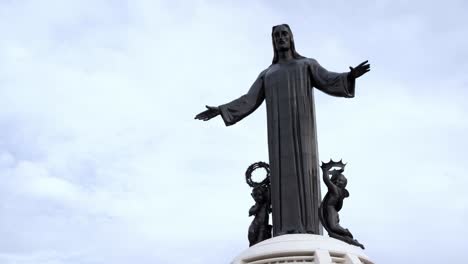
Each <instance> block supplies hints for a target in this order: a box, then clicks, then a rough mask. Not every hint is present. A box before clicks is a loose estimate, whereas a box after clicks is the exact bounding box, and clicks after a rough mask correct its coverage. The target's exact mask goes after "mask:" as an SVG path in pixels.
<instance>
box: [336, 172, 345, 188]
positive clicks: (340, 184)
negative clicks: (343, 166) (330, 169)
mask: <svg viewBox="0 0 468 264" xmlns="http://www.w3.org/2000/svg"><path fill="white" fill-rule="evenodd" d="M347 183H348V180H347V179H346V178H345V176H344V175H343V174H341V175H340V176H338V178H337V179H336V186H338V187H339V188H345V187H346V184H347Z"/></svg>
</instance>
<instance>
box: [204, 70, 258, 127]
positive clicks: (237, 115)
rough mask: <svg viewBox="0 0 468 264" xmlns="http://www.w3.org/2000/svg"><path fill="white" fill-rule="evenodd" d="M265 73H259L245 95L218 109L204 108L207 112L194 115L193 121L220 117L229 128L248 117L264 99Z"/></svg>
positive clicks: (212, 107) (214, 107)
mask: <svg viewBox="0 0 468 264" xmlns="http://www.w3.org/2000/svg"><path fill="white" fill-rule="evenodd" d="M265 71H266V70H265ZM265 71H263V72H262V73H260V75H259V76H258V78H257V79H256V80H255V82H254V83H253V84H252V87H250V89H249V91H248V92H247V93H246V94H245V95H243V96H241V97H239V98H238V99H236V100H234V101H232V102H230V103H227V104H223V105H220V106H218V107H216V106H206V108H208V110H205V111H203V112H201V113H199V114H198V115H196V116H195V119H199V120H203V121H207V120H210V119H211V118H213V117H216V116H218V115H221V117H222V118H223V121H224V123H225V124H226V126H230V125H234V124H235V123H237V122H239V121H240V120H242V119H243V118H244V117H246V116H248V115H249V114H250V113H252V112H253V111H255V110H256V109H257V108H258V107H259V106H260V105H261V104H262V102H263V100H264V99H265V91H264V87H263V80H264V74H265Z"/></svg>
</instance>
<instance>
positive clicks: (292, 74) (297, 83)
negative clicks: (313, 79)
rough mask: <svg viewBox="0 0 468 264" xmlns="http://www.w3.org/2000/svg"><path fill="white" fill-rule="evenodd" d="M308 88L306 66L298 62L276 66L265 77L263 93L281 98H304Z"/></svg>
mask: <svg viewBox="0 0 468 264" xmlns="http://www.w3.org/2000/svg"><path fill="white" fill-rule="evenodd" d="M309 87H310V82H309V73H308V70H307V66H306V65H304V64H303V63H300V62H295V63H288V64H277V65H274V66H272V67H271V68H270V69H269V70H268V72H267V73H266V75H265V93H266V95H267V97H268V96H272V95H279V96H281V97H287V98H291V97H296V96H304V95H305V94H304V93H307V90H308V88H309Z"/></svg>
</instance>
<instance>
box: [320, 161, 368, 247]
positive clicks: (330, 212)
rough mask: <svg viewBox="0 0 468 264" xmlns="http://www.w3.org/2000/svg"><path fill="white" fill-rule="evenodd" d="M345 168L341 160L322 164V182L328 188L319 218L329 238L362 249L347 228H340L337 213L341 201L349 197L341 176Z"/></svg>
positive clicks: (345, 181) (343, 178)
mask: <svg viewBox="0 0 468 264" xmlns="http://www.w3.org/2000/svg"><path fill="white" fill-rule="evenodd" d="M345 166H346V164H343V163H342V162H341V160H340V161H339V162H334V161H332V160H330V162H328V163H323V162H322V166H321V167H322V174H323V181H324V182H325V185H327V187H328V192H327V194H326V195H325V197H324V198H323V201H322V204H321V205H320V210H319V217H320V221H321V222H322V225H323V227H325V230H327V232H328V235H329V236H330V237H333V238H336V239H339V240H342V241H344V242H347V243H349V244H352V245H355V246H358V247H361V248H362V249H364V246H363V245H362V244H361V243H359V242H358V241H357V240H356V239H354V238H353V235H352V234H351V232H350V231H349V230H348V229H347V228H343V227H341V226H340V217H339V215H338V212H339V211H340V210H341V208H342V207H343V200H344V199H345V198H346V197H349V192H348V190H346V185H347V183H348V180H347V179H346V177H345V176H344V175H343V174H342V173H343V171H344V167H345ZM334 167H338V168H339V169H334V170H332V168H334ZM330 175H331V178H330Z"/></svg>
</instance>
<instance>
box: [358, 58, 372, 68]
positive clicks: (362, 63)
mask: <svg viewBox="0 0 468 264" xmlns="http://www.w3.org/2000/svg"><path fill="white" fill-rule="evenodd" d="M368 62H369V61H368V60H366V61H364V62H361V64H359V65H358V66H357V67H359V66H362V65H364V64H366V63H368Z"/></svg>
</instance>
